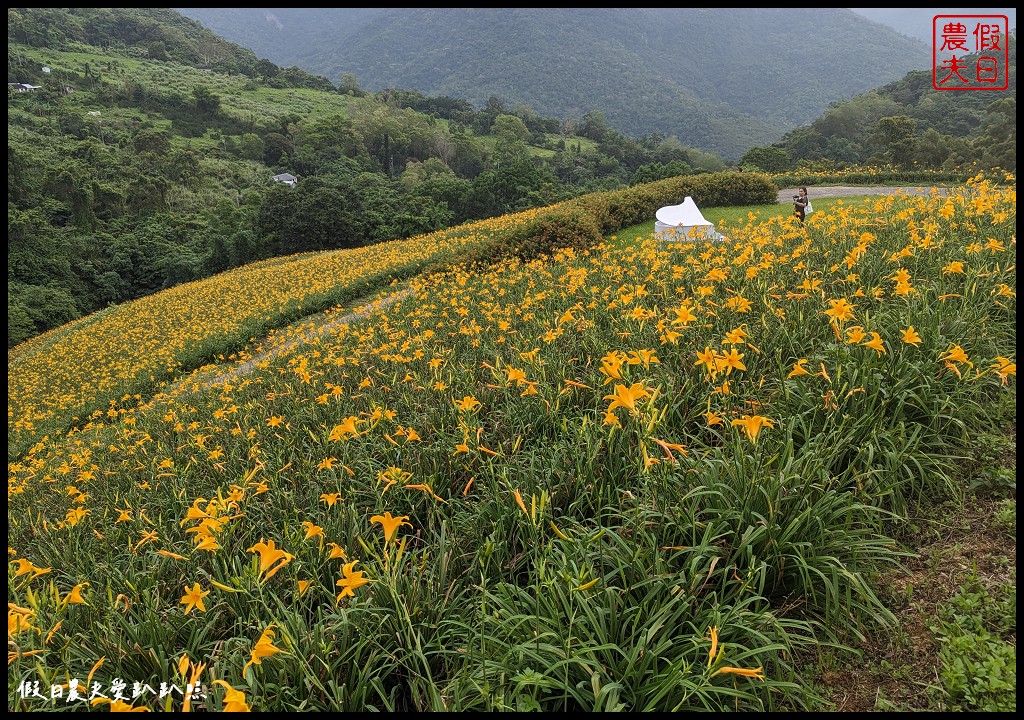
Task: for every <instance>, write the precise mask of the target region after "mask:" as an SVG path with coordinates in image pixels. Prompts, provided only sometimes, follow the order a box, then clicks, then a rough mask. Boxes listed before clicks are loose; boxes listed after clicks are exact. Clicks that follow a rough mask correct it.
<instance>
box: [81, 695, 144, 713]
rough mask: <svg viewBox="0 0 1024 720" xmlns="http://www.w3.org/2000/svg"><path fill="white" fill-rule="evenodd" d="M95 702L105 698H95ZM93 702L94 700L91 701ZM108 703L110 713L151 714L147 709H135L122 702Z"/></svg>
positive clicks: (111, 701) (110, 701) (113, 701)
mask: <svg viewBox="0 0 1024 720" xmlns="http://www.w3.org/2000/svg"><path fill="white" fill-rule="evenodd" d="M96 700H107V698H96ZM93 702H95V700H94V701H93ZM107 702H109V703H110V712H152V710H150V709H149V708H148V707H143V706H141V705H140V706H139V707H135V706H134V705H132V704H130V703H126V702H125V701H124V700H107Z"/></svg>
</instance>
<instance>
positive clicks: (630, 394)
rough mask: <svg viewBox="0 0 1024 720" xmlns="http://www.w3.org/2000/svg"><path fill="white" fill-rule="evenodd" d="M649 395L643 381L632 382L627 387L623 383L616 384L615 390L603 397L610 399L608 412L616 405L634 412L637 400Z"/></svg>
mask: <svg viewBox="0 0 1024 720" xmlns="http://www.w3.org/2000/svg"><path fill="white" fill-rule="evenodd" d="M650 396H651V395H650V393H649V392H647V388H646V387H644V385H643V383H633V385H631V386H630V387H628V388H627V387H626V386H625V385H616V386H615V392H614V393H613V394H611V395H605V396H604V399H605V400H611V403H610V404H609V405H608V412H611V411H612V410H614V409H615V408H618V407H624V408H626V409H627V410H629V411H630V412H631V413H634V414H635V413H636V411H637V407H636V403H637V401H638V400H641V399H643V398H646V397H650Z"/></svg>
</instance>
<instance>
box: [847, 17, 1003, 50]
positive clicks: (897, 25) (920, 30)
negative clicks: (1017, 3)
mask: <svg viewBox="0 0 1024 720" xmlns="http://www.w3.org/2000/svg"><path fill="white" fill-rule="evenodd" d="M849 9H850V10H852V11H853V12H855V13H857V14H858V15H863V16H864V17H866V18H868V19H869V20H872V21H873V22H876V23H881V24H883V25H887V26H889V27H891V28H892V29H894V30H896V31H897V32H899V33H901V34H903V35H907V36H909V37H912V38H917V39H918V40H923V41H924V42H926V43H928V44H929V45H930V44H931V42H932V31H933V25H932V21H933V19H934V18H935V16H936V15H961V14H965V15H1006V17H1007V20H1008V21H1009V24H1010V29H1011V30H1012V29H1014V28H1015V27H1017V8H849Z"/></svg>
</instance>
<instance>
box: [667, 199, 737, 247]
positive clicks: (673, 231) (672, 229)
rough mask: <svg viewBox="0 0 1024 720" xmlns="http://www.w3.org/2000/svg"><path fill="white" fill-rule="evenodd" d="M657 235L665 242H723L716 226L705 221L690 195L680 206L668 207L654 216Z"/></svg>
mask: <svg viewBox="0 0 1024 720" xmlns="http://www.w3.org/2000/svg"><path fill="white" fill-rule="evenodd" d="M654 216H655V217H656V218H657V220H656V221H655V223H654V232H655V234H656V235H657V236H658V237H659V238H661V239H663V240H692V239H704V240H722V239H724V238H723V236H722V235H721V234H719V233H718V232H716V231H715V226H714V225H712V224H711V223H709V222H708V221H707V220H705V219H704V216H703V215H702V214H701V212H700V209H698V207H697V203H695V202H694V201H693V198H692V197H690V196H689V195H687V196H686V199H685V200H683V202H682V203H681V204H679V205H666V206H665V207H663V208H661V209H660V210H658V212H656V213H655V214H654Z"/></svg>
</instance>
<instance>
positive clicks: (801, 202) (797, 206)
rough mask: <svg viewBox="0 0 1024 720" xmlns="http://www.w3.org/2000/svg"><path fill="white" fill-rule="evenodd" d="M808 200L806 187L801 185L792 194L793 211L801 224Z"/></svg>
mask: <svg viewBox="0 0 1024 720" xmlns="http://www.w3.org/2000/svg"><path fill="white" fill-rule="evenodd" d="M809 202H810V200H808V198H807V188H805V187H802V188H800V189H799V190H797V194H796V195H794V196H793V213H794V214H795V215H796V216H797V217H798V218H800V223H801V224H803V221H804V218H805V217H806V213H805V210H807V203H809Z"/></svg>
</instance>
